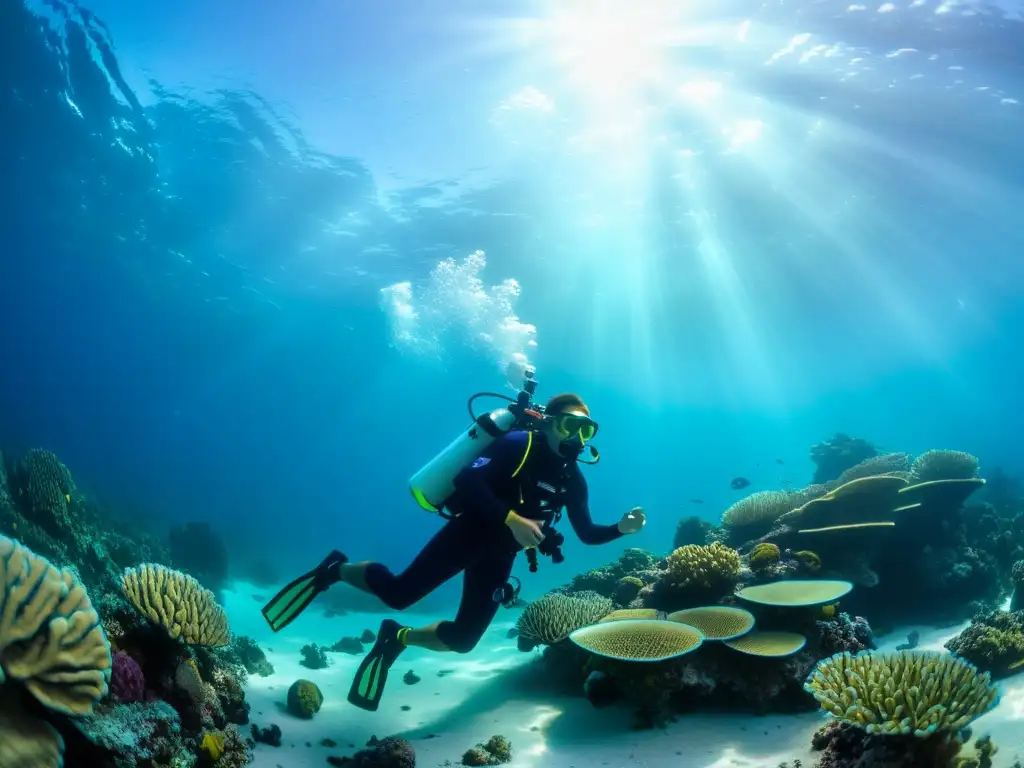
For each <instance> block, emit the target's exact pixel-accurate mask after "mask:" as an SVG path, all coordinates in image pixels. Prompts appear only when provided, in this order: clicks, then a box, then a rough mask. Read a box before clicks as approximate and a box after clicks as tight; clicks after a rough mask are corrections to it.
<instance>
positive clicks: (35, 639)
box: [0, 536, 111, 715]
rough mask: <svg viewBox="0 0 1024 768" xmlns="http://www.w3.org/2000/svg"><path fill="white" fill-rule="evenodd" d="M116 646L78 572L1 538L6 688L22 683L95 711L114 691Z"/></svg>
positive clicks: (1, 670)
mask: <svg viewBox="0 0 1024 768" xmlns="http://www.w3.org/2000/svg"><path fill="white" fill-rule="evenodd" d="M110 666H111V657H110V644H109V643H108V642H107V638H106V636H105V635H104V634H103V627H102V626H101V625H100V618H99V616H98V615H97V613H96V611H95V610H94V609H93V607H92V603H90V602H89V596H88V595H87V594H86V592H85V588H84V587H83V586H82V585H81V584H80V583H79V582H78V580H77V579H76V578H75V576H74V574H73V573H72V572H71V571H68V570H63V571H58V570H57V569H56V568H55V567H54V566H52V565H51V564H50V563H49V562H48V561H47V560H45V559H44V558H42V557H39V556H38V555H36V554H34V553H33V552H31V551H30V550H29V549H28V548H27V547H24V546H22V545H21V544H19V543H18V542H16V541H14V540H13V539H8V538H6V537H4V536H0V683H3V682H4V680H5V679H9V680H16V681H18V682H20V683H21V684H22V685H24V686H25V687H26V688H27V689H28V690H29V692H31V694H32V695H33V696H35V698H36V699H38V700H39V701H40V702H41V703H42V704H44V705H45V706H47V707H49V708H50V709H53V710H56V711H58V712H63V713H65V714H70V715H80V714H88V713H90V712H92V708H93V705H95V704H96V702H98V701H99V700H100V699H101V698H103V696H105V695H106V693H107V676H108V674H109V670H110Z"/></svg>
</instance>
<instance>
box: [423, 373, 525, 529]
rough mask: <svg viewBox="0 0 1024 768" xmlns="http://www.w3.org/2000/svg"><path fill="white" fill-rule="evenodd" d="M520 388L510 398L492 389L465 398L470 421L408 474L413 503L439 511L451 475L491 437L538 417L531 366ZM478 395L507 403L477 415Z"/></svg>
mask: <svg viewBox="0 0 1024 768" xmlns="http://www.w3.org/2000/svg"><path fill="white" fill-rule="evenodd" d="M523 375H524V379H525V380H524V382H523V388H522V389H521V390H520V392H519V395H518V397H516V398H515V399H512V398H511V397H508V396H506V395H500V394H498V393H496V392H478V393H476V394H475V395H473V396H472V397H470V398H469V403H468V406H469V416H470V418H471V419H472V423H471V424H470V425H469V427H467V428H466V429H465V430H463V432H462V433H461V434H460V435H459V436H458V437H456V438H455V439H454V440H453V441H452V442H451V443H450V444H449V445H448V447H447V448H445V449H444V450H443V451H441V452H440V453H439V454H437V456H435V457H434V458H433V459H431V460H430V461H429V462H427V463H426V464H425V465H424V466H423V468H422V469H420V470H419V471H418V472H417V473H416V474H414V475H413V476H412V477H411V478H409V490H410V491H411V492H412V496H413V498H414V499H416V503H417V504H419V505H420V506H421V507H423V509H425V510H427V511H428V512H437V513H441V508H442V507H443V506H444V503H445V501H446V500H447V499H448V497H449V496H451V495H452V493H454V491H455V476H456V475H457V474H459V472H461V471H462V470H463V469H465V468H466V467H468V466H469V465H470V464H472V463H473V462H474V461H476V459H478V458H479V457H480V454H481V453H483V452H484V450H485V449H486V448H487V447H488V446H489V445H490V444H491V443H493V442H494V441H495V440H497V439H498V438H499V437H501V436H502V435H504V434H507V433H508V432H511V431H512V430H513V429H528V428H530V426H532V425H536V424H537V423H538V422H539V421H540V420H541V418H542V413H541V411H540V409H539V408H537V407H536V406H535V405H534V404H533V395H534V393H535V392H536V391H537V380H536V379H535V378H534V369H533V368H532V367H527V368H526V369H525V371H524V372H523ZM481 397H494V398H499V399H502V400H508V401H509V405H508V406H505V407H502V408H498V409H496V410H493V411H491V412H489V413H484V414H481V415H479V416H477V415H475V414H474V412H473V403H474V402H475V401H476V400H477V399H479V398H481Z"/></svg>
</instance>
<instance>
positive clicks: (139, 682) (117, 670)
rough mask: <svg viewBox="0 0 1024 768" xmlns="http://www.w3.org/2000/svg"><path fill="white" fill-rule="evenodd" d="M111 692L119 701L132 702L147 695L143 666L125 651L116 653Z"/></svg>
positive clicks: (111, 676) (111, 674) (111, 675)
mask: <svg viewBox="0 0 1024 768" xmlns="http://www.w3.org/2000/svg"><path fill="white" fill-rule="evenodd" d="M110 693H111V695H112V696H113V697H114V698H115V699H118V700H119V701H123V702H127V703H132V702H135V701H142V700H143V699H144V698H145V696H146V678H145V677H143V675H142V667H140V666H139V663H138V662H137V661H135V659H133V658H132V657H131V656H129V655H128V654H127V653H125V652H124V651H118V652H117V653H115V654H114V662H113V665H112V666H111V670H110Z"/></svg>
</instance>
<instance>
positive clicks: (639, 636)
mask: <svg viewBox="0 0 1024 768" xmlns="http://www.w3.org/2000/svg"><path fill="white" fill-rule="evenodd" d="M570 637H571V638H572V641H573V642H574V643H576V645H578V646H579V647H580V648H583V649H584V650H587V651H590V652H591V653H595V654H597V655H598V656H605V657H607V658H610V659H618V660H619V661H664V660H665V659H674V658H676V657H677V656H682V655H683V654H686V653H689V652H690V651H694V650H696V649H697V648H699V647H700V646H701V644H702V643H703V642H704V635H702V634H701V633H700V631H699V630H697V629H696V628H694V627H691V626H689V625H687V624H681V623H679V622H676V621H659V620H657V619H653V620H652V619H627V620H624V621H610V622H608V623H606V624H595V625H593V626H589V627H583V628H582V629H578V630H576V631H575V632H573V633H572V635H570Z"/></svg>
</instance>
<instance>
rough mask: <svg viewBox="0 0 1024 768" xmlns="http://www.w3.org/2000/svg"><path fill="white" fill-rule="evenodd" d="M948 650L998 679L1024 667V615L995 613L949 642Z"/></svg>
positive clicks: (980, 616)
mask: <svg viewBox="0 0 1024 768" xmlns="http://www.w3.org/2000/svg"><path fill="white" fill-rule="evenodd" d="M946 648H947V649H949V651H950V652H951V653H955V654H956V655H957V656H960V657H961V658H963V659H966V660H967V661H969V662H971V663H972V664H974V665H975V666H977V667H978V668H979V669H983V670H985V671H986V672H991V673H992V675H993V676H994V677H996V678H1000V677H1005V676H1007V675H1009V674H1012V673H1014V672H1017V671H1020V669H1021V668H1022V667H1024V613H1022V612H1017V613H1007V612H1006V611H992V612H991V613H986V614H981V615H979V616H976V617H975V618H974V621H972V622H971V626H969V627H968V628H967V629H965V630H964V631H963V632H961V633H960V634H959V635H957V636H956V637H954V638H953V639H952V640H950V641H949V642H947V643H946Z"/></svg>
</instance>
